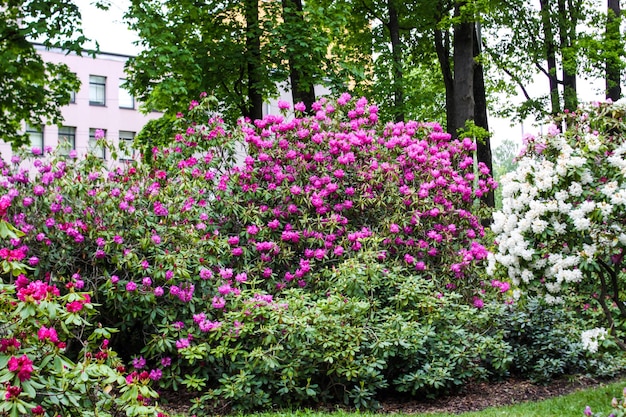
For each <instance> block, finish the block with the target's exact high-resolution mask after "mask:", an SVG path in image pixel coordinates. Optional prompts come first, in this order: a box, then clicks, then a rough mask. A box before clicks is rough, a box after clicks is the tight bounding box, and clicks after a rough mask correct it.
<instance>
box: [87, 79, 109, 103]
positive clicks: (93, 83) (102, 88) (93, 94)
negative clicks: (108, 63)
mask: <svg viewBox="0 0 626 417" xmlns="http://www.w3.org/2000/svg"><path fill="white" fill-rule="evenodd" d="M106 84H107V78H106V77H101V76H99V75H90V76H89V104H90V105H92V106H104V105H105V104H106Z"/></svg>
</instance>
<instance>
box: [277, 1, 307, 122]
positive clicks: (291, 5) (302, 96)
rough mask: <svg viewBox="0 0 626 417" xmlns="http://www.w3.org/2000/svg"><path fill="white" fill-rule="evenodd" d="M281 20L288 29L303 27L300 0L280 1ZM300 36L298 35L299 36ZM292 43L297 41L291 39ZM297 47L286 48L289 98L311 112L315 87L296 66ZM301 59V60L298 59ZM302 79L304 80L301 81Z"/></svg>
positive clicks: (289, 46) (298, 66)
mask: <svg viewBox="0 0 626 417" xmlns="http://www.w3.org/2000/svg"><path fill="white" fill-rule="evenodd" d="M282 7H283V19H284V22H285V24H286V25H287V27H288V28H296V27H300V28H302V27H304V25H303V24H301V23H302V22H303V21H304V18H303V17H302V10H303V8H302V0H282ZM301 35H302V34H298V36H301ZM292 40H293V42H298V39H296V38H292ZM297 49H298V46H297V45H288V46H287V51H288V52H287V59H288V60H289V81H290V83H291V97H292V99H293V103H294V104H296V103H300V102H302V103H304V105H305V106H306V108H307V110H311V106H312V105H313V103H314V102H315V85H314V84H313V80H312V79H311V77H308V78H309V79H308V80H306V78H307V76H306V74H303V72H302V69H301V68H300V67H301V66H300V65H298V58H299V57H297V56H296V54H295V51H296V50H297ZM300 59H302V58H300ZM303 78H304V79H303Z"/></svg>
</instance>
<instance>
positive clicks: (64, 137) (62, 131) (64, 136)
mask: <svg viewBox="0 0 626 417" xmlns="http://www.w3.org/2000/svg"><path fill="white" fill-rule="evenodd" d="M66 131H67V132H66ZM57 138H58V141H59V145H61V143H62V142H63V141H67V142H69V143H70V145H71V147H70V149H68V150H67V151H65V150H61V151H60V152H59V154H60V155H65V156H68V155H69V154H70V152H71V151H75V150H76V126H60V127H59V133H58V134H57Z"/></svg>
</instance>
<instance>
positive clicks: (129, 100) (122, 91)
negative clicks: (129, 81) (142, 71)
mask: <svg viewBox="0 0 626 417" xmlns="http://www.w3.org/2000/svg"><path fill="white" fill-rule="evenodd" d="M125 82H126V80H125V79H124V78H120V83H119V89H118V99H119V103H120V108H122V109H134V108H135V97H133V96H132V95H131V94H130V91H128V90H127V89H126V88H125V87H124V83H125Z"/></svg>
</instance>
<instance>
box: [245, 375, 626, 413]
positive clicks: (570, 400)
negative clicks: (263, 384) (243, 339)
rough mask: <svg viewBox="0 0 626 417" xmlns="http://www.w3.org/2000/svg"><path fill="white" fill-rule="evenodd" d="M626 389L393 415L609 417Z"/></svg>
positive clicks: (615, 387) (610, 386) (606, 387)
mask: <svg viewBox="0 0 626 417" xmlns="http://www.w3.org/2000/svg"><path fill="white" fill-rule="evenodd" d="M624 386H626V380H622V381H620V382H614V383H612V384H607V385H602V386H600V387H597V388H590V389H586V390H580V391H577V392H574V393H572V394H569V395H565V396H563V397H556V398H552V399H549V400H545V401H540V402H527V403H521V404H516V405H511V406H506V407H492V408H488V409H486V410H482V411H476V412H471V413H463V414H449V413H417V414H403V413H398V414H393V415H394V416H398V417H401V416H412V417H420V416H422V417H451V416H455V417H478V416H480V417H495V416H507V417H550V416H554V417H582V416H583V411H584V409H585V406H587V405H589V406H590V407H591V409H592V411H593V412H594V413H597V412H602V413H603V414H602V415H603V417H606V416H608V415H609V413H610V411H611V399H613V397H617V398H618V399H620V400H621V399H622V390H623V388H624ZM239 416H240V417H243V416H246V417H289V416H307V417H357V416H358V417H366V416H377V417H380V416H381V414H377V413H372V412H361V413H359V412H346V411H336V412H333V413H324V412H317V411H311V410H297V411H282V412H273V413H257V414H239Z"/></svg>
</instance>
